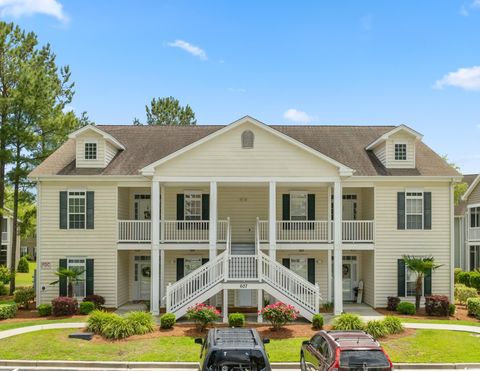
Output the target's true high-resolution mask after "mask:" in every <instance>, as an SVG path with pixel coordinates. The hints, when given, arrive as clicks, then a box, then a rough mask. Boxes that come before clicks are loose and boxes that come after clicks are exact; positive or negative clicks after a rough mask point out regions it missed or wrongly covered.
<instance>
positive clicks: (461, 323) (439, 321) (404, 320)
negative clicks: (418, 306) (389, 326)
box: [400, 317, 480, 327]
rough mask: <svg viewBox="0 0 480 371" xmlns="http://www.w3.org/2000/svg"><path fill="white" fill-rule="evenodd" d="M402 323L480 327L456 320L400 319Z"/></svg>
mask: <svg viewBox="0 0 480 371" xmlns="http://www.w3.org/2000/svg"><path fill="white" fill-rule="evenodd" d="M400 319H401V320H402V322H406V323H438V324H442V325H465V326H477V327H480V322H478V321H475V320H474V319H472V321H464V320H455V319H418V318H405V317H402V318H400Z"/></svg>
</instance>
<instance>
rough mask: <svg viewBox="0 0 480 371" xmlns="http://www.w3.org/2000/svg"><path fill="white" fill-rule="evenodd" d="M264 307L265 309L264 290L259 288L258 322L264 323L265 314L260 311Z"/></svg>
mask: <svg viewBox="0 0 480 371" xmlns="http://www.w3.org/2000/svg"><path fill="white" fill-rule="evenodd" d="M262 309H263V290H262V289H258V290H257V311H258V317H257V322H258V323H263V316H262V315H261V314H260V311H261V310H262Z"/></svg>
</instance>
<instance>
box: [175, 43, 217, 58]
mask: <svg viewBox="0 0 480 371" xmlns="http://www.w3.org/2000/svg"><path fill="white" fill-rule="evenodd" d="M168 46H171V47H172V48H180V49H182V50H185V51H186V52H187V53H190V54H192V55H194V56H195V57H198V58H200V59H202V60H207V53H205V50H203V49H202V48H200V47H198V46H195V45H192V44H190V43H189V42H186V41H184V40H175V41H174V42H171V43H168Z"/></svg>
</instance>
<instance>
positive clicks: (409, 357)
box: [0, 329, 480, 363]
mask: <svg viewBox="0 0 480 371" xmlns="http://www.w3.org/2000/svg"><path fill="white" fill-rule="evenodd" d="M74 331H75V330H73V329H70V330H47V331H41V332H34V333H29V334H24V335H19V336H15V337H11V338H8V339H4V340H0V359H33V360H53V359H56V360H89V361H100V360H102V361H164V362H168V361H184V362H188V361H190V362H195V361H198V356H199V353H200V346H199V345H198V344H194V341H193V338H190V337H160V338H154V339H145V340H135V341H119V342H111V343H96V342H88V341H84V340H73V339H68V338H67V336H68V334H70V333H72V332H74ZM302 340H304V339H302V338H293V339H286V340H272V341H271V343H270V344H267V346H266V347H267V352H268V354H269V356H270V360H271V361H272V362H282V361H286V362H297V361H298V360H299V352H300V345H301V343H302ZM383 345H384V347H385V349H386V350H387V352H388V353H389V355H390V357H391V358H392V361H394V362H433V363H439V362H478V361H480V338H478V337H475V336H474V335H471V334H469V333H464V332H454V331H438V330H418V331H416V333H415V335H414V336H409V337H404V338H398V339H395V340H390V341H385V342H383ZM72 349H74V350H75V351H72Z"/></svg>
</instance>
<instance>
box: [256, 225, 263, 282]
mask: <svg viewBox="0 0 480 371" xmlns="http://www.w3.org/2000/svg"><path fill="white" fill-rule="evenodd" d="M259 224H260V218H259V217H258V216H257V224H255V255H257V265H258V267H257V272H258V273H257V274H258V278H259V279H262V276H263V273H262V259H261V258H260V225H259Z"/></svg>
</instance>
